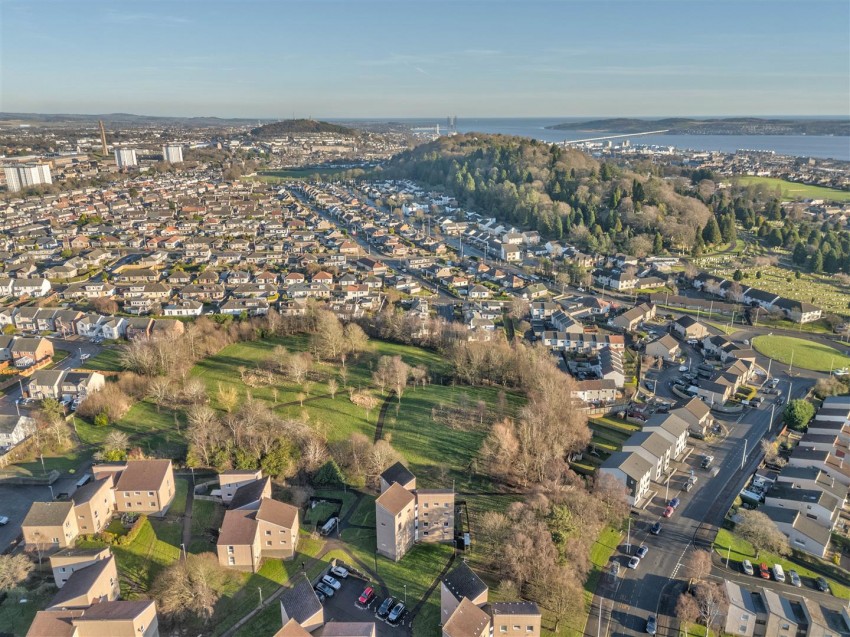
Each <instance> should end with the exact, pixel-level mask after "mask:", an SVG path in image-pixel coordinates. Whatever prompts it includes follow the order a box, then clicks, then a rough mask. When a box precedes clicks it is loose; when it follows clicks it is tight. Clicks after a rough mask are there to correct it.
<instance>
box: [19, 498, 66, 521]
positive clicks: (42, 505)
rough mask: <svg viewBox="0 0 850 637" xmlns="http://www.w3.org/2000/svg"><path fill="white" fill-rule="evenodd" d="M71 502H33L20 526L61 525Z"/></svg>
mask: <svg viewBox="0 0 850 637" xmlns="http://www.w3.org/2000/svg"><path fill="white" fill-rule="evenodd" d="M72 508H74V503H73V502H33V503H32V506H30V510H29V512H28V513H27V517H25V518H24V521H23V523H22V525H21V526H62V525H63V524H64V523H65V520H67V519H68V514H69V513H70V512H71V509H72Z"/></svg>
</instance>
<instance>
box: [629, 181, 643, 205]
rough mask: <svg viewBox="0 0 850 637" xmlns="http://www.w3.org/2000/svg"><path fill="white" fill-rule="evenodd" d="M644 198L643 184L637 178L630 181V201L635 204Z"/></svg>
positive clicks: (641, 201)
mask: <svg viewBox="0 0 850 637" xmlns="http://www.w3.org/2000/svg"><path fill="white" fill-rule="evenodd" d="M645 199H646V193H645V192H644V189H643V184H642V183H640V182H639V181H638V180H637V179H635V180H634V181H632V201H633V202H634V203H635V204H639V203H643V202H644V200H645Z"/></svg>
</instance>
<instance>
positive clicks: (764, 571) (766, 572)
mask: <svg viewBox="0 0 850 637" xmlns="http://www.w3.org/2000/svg"><path fill="white" fill-rule="evenodd" d="M759 575H760V576H761V578H762V579H770V569H768V568H767V564H765V563H764V562H762V563H761V564H759Z"/></svg>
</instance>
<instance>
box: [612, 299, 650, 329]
mask: <svg viewBox="0 0 850 637" xmlns="http://www.w3.org/2000/svg"><path fill="white" fill-rule="evenodd" d="M655 314H656V308H655V305H653V304H652V303H641V304H640V305H636V306H635V307H633V308H631V309H630V310H626V311H625V312H623V313H622V314H620V315H619V316H615V317H614V318H612V319H611V320H610V321H609V324H610V325H612V326H614V327H618V328H620V329H621V330H623V331H625V332H633V331H635V330H636V329H637V328H638V326H639V325H640V324H641V323H643V322H644V321H648V320H650V319H653V318H655Z"/></svg>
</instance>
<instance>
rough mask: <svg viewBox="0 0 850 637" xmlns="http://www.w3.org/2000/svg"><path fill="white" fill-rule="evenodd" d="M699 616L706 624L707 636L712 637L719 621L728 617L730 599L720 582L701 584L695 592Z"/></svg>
mask: <svg viewBox="0 0 850 637" xmlns="http://www.w3.org/2000/svg"><path fill="white" fill-rule="evenodd" d="M694 597H695V598H696V602H697V608H698V609H699V616H700V618H701V619H702V620H703V621H704V622H705V630H706V634H707V635H708V636H709V637H710V636H711V629H712V628H713V627H714V626H715V624H716V623H717V620H718V619H719V618H720V617H722V616H725V615H726V611H727V609H728V608H729V599H728V598H727V597H726V590H725V589H724V588H723V586H722V585H721V584H719V583H718V582H700V583H699V584H698V585H697V587H696V589H695V591H694Z"/></svg>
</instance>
